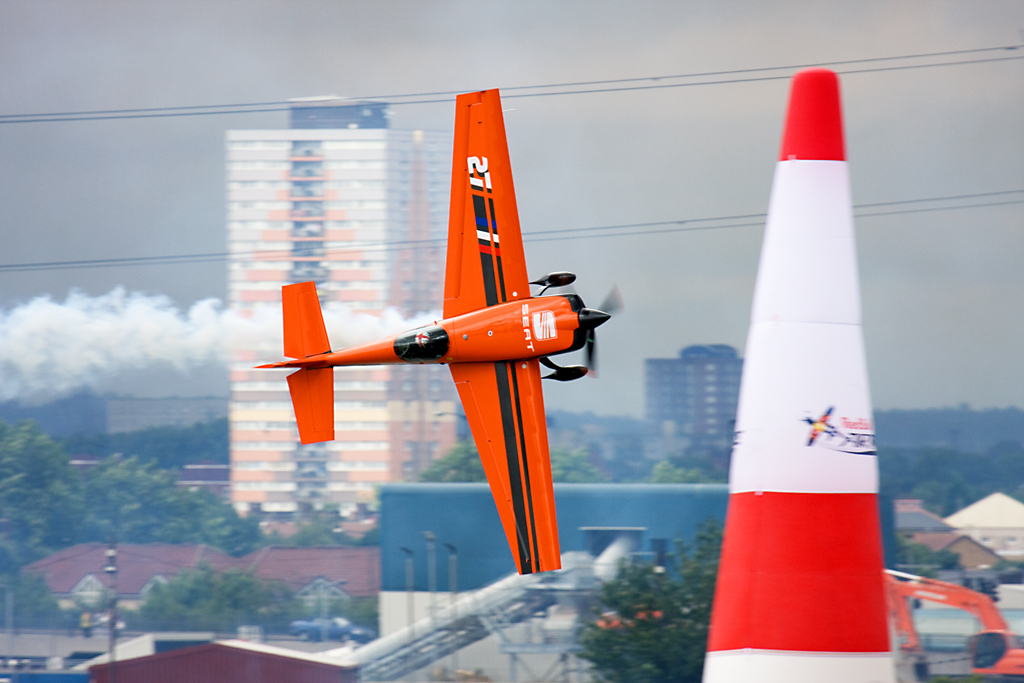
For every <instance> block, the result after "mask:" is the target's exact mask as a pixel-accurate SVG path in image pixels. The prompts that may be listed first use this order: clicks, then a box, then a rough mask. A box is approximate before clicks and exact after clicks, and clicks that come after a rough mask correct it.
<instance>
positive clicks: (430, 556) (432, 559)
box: [423, 531, 437, 628]
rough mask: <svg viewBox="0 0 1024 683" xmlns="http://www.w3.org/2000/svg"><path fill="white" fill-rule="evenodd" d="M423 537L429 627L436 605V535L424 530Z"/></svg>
mask: <svg viewBox="0 0 1024 683" xmlns="http://www.w3.org/2000/svg"><path fill="white" fill-rule="evenodd" d="M423 539H424V540H425V541H426V542H427V590H429V591H430V612H429V614H430V628H434V614H435V612H436V611H437V605H436V604H435V603H434V597H435V596H436V595H437V535H436V534H435V533H434V532H433V531H424V532H423Z"/></svg>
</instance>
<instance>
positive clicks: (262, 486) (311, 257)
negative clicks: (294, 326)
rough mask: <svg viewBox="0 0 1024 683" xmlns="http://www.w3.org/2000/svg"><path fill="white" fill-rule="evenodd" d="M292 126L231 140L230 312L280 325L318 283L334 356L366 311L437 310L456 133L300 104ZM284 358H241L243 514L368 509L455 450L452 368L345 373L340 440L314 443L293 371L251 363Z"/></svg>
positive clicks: (258, 352)
mask: <svg viewBox="0 0 1024 683" xmlns="http://www.w3.org/2000/svg"><path fill="white" fill-rule="evenodd" d="M290 120H291V126H290V127H289V128H287V129H280V130H232V131H228V133H227V141H226V145H227V150H226V153H227V234H228V250H229V251H230V253H231V260H230V265H229V270H228V302H229V305H230V306H231V307H232V308H233V309H235V310H237V311H239V312H240V313H241V314H242V315H243V316H246V317H250V318H253V319H257V320H264V321H266V320H268V319H274V320H277V321H278V322H279V321H280V310H281V308H280V307H281V286H282V285H285V284H289V283H294V282H305V281H309V280H313V281H315V282H316V286H317V291H318V293H319V296H320V300H321V303H322V305H323V307H324V315H325V319H326V322H327V328H328V334H329V335H330V336H331V340H332V344H333V345H334V346H335V347H336V348H340V347H343V346H345V345H348V344H351V343H352V342H353V341H359V339H357V336H358V335H355V334H352V330H351V329H347V328H350V327H352V326H355V325H364V326H367V325H366V323H367V321H373V320H374V319H373V318H365V317H360V316H365V315H369V316H382V315H384V314H385V313H387V312H388V311H389V309H391V310H395V311H398V312H399V313H401V315H402V316H403V317H409V316H411V315H413V314H416V313H420V312H425V311H432V310H439V309H440V306H441V299H442V288H443V279H444V254H445V239H444V238H445V236H446V230H447V221H448V190H449V182H450V170H451V149H452V141H451V135H450V134H447V133H436V132H424V131H401V130H391V129H389V128H388V116H387V110H386V105H384V104H383V103H378V102H367V103H358V104H352V103H344V104H339V103H337V102H330V101H328V102H324V101H305V102H303V101H297V102H295V103H293V105H292V107H291V109H290ZM392 317H394V316H393V315H392ZM332 323H333V325H332ZM368 326H369V327H373V325H368ZM378 327H379V328H382V327H383V326H382V325H379V326H378ZM362 341H367V340H365V339H364V340H362ZM236 347H237V344H236ZM280 357H281V347H280V344H279V340H275V341H273V342H270V341H267V340H263V341H262V342H261V341H259V340H253V342H252V343H251V344H249V346H248V348H244V349H240V350H236V351H235V352H234V355H233V357H232V360H231V406H230V425H231V483H232V492H231V497H232V501H233V502H234V504H235V506H236V508H238V509H239V510H240V511H243V512H248V511H250V510H259V511H261V512H264V513H279V514H282V515H288V514H290V513H294V512H297V511H301V510H302V509H303V508H304V507H305V506H309V507H314V508H319V507H321V506H322V505H323V503H332V504H341V505H348V504H353V503H356V502H359V501H365V500H367V499H369V498H372V496H373V488H374V486H375V485H377V484H379V483H382V482H388V481H403V480H415V478H416V477H417V475H418V474H419V472H420V471H421V470H422V469H424V468H425V467H426V466H427V464H429V462H430V461H431V460H432V459H434V458H435V457H438V456H439V455H441V454H442V453H444V451H445V450H447V449H448V448H449V447H450V446H451V445H452V444H453V443H454V441H455V419H456V417H455V412H456V411H455V402H454V398H455V390H454V386H453V384H452V381H451V378H450V375H449V373H448V372H447V368H445V367H443V366H439V365H423V366H408V367H397V366H388V367H366V368H358V367H356V368H337V369H335V371H334V390H335V421H336V425H335V427H336V434H337V439H336V440H335V441H331V442H327V443H321V444H311V445H307V446H302V445H300V444H299V441H298V432H297V430H296V426H295V415H294V413H293V411H292V406H291V401H290V398H289V394H288V386H287V383H286V382H285V376H286V375H287V372H285V371H277V370H255V369H253V365H255V364H256V363H258V362H263V361H268V360H274V359H275V358H280Z"/></svg>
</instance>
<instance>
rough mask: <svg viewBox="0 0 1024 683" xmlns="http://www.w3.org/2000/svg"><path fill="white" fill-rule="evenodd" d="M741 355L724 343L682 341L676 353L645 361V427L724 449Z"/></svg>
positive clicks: (728, 437) (736, 394) (733, 414)
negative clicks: (671, 355) (676, 355)
mask: <svg viewBox="0 0 1024 683" xmlns="http://www.w3.org/2000/svg"><path fill="white" fill-rule="evenodd" d="M742 371H743V359H742V358H740V357H739V356H738V355H737V353H736V349H734V348H733V347H731V346H727V345H725V344H707V345H702V346H687V347H686V348H685V349H683V350H682V351H680V352H679V358H648V359H646V360H645V361H644V383H645V409H646V420H647V424H648V428H649V429H651V430H652V431H655V432H657V433H661V434H664V435H666V436H670V437H674V438H676V439H678V440H680V441H681V442H682V443H683V445H684V446H690V447H696V448H702V447H703V448H706V447H714V448H728V446H729V445H730V444H731V443H732V438H733V430H734V427H735V423H736V405H737V403H738V401H739V394H740V375H741V373H742Z"/></svg>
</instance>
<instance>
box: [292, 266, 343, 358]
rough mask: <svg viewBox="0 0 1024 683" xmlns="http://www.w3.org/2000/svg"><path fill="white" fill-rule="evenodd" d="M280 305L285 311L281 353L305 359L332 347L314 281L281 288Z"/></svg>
mask: <svg viewBox="0 0 1024 683" xmlns="http://www.w3.org/2000/svg"><path fill="white" fill-rule="evenodd" d="M281 307H282V309H283V313H284V355H286V356H288V357H289V358H307V357H309V356H314V355H316V354H318V353H327V352H328V351H330V350H331V342H330V340H329V339H328V338H327V327H326V326H325V325H324V316H323V313H322V312H321V311H320V299H319V298H318V297H317V294H316V283H313V282H300V283H298V284H295V285H285V286H284V287H282V288H281Z"/></svg>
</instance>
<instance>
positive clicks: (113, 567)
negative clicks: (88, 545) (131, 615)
mask: <svg viewBox="0 0 1024 683" xmlns="http://www.w3.org/2000/svg"><path fill="white" fill-rule="evenodd" d="M103 571H105V572H106V573H107V576H109V577H110V621H109V622H108V623H109V624H110V666H109V667H108V669H107V670H108V671H109V672H110V675H109V677H108V678H107V680H108V681H109V682H110V683H117V539H116V538H115V537H113V536H111V537H110V546H109V547H108V548H107V566H105V567H104V568H103Z"/></svg>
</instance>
